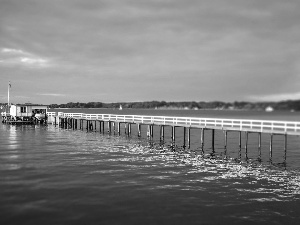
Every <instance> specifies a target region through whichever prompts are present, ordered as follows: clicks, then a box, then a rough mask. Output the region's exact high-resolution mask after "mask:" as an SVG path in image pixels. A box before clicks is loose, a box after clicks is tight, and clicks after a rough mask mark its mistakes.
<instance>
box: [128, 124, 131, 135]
mask: <svg viewBox="0 0 300 225" xmlns="http://www.w3.org/2000/svg"><path fill="white" fill-rule="evenodd" d="M130 135H131V123H128V136H130Z"/></svg>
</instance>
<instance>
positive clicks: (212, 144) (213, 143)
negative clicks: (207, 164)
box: [211, 129, 215, 152]
mask: <svg viewBox="0 0 300 225" xmlns="http://www.w3.org/2000/svg"><path fill="white" fill-rule="evenodd" d="M211 148H212V150H213V152H214V151H215V130H214V129H212V130H211Z"/></svg>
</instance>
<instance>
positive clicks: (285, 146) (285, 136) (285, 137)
mask: <svg viewBox="0 0 300 225" xmlns="http://www.w3.org/2000/svg"><path fill="white" fill-rule="evenodd" d="M286 153H287V134H284V163H286Z"/></svg>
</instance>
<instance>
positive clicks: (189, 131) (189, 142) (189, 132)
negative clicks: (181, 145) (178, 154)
mask: <svg viewBox="0 0 300 225" xmlns="http://www.w3.org/2000/svg"><path fill="white" fill-rule="evenodd" d="M187 138H188V148H191V128H190V127H189V128H188V133H187Z"/></svg>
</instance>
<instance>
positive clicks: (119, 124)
mask: <svg viewBox="0 0 300 225" xmlns="http://www.w3.org/2000/svg"><path fill="white" fill-rule="evenodd" d="M120 134H121V122H118V135H120Z"/></svg>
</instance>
